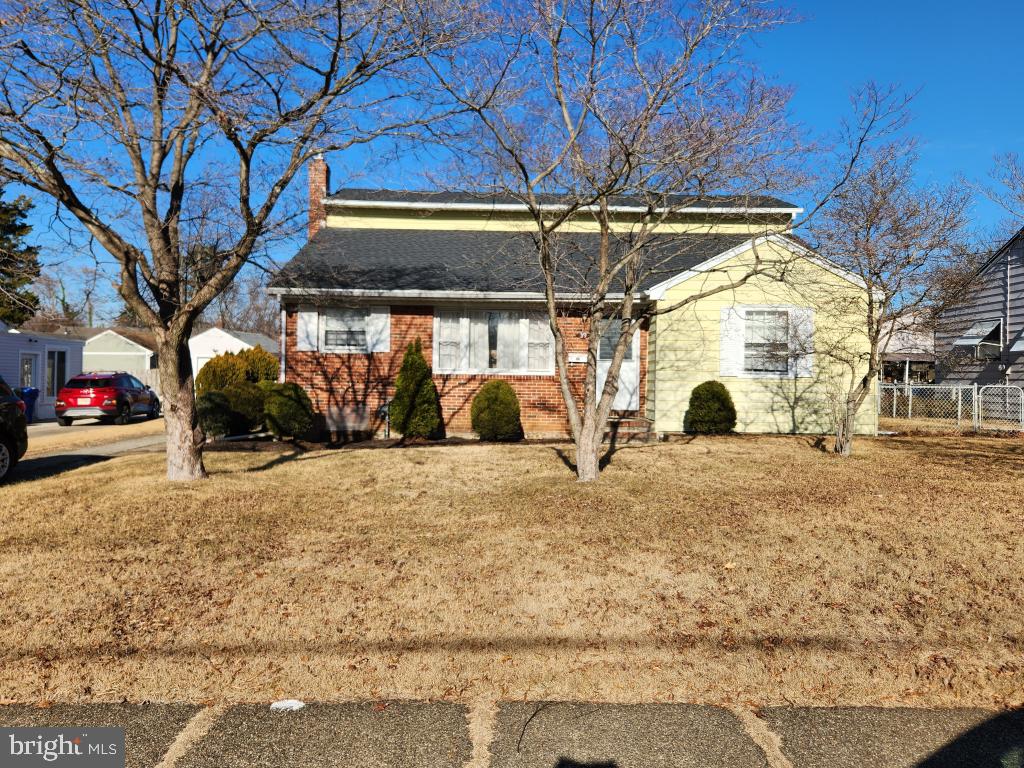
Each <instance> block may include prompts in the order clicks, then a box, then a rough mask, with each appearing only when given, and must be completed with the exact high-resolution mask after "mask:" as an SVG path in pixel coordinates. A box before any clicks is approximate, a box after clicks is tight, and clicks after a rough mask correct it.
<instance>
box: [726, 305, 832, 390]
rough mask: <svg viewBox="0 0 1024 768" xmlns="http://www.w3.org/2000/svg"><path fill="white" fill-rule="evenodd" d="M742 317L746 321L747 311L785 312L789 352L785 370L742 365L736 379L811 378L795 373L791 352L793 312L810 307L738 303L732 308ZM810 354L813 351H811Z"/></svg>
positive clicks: (793, 356)
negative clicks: (749, 369)
mask: <svg viewBox="0 0 1024 768" xmlns="http://www.w3.org/2000/svg"><path fill="white" fill-rule="evenodd" d="M734 309H735V310H736V311H737V312H738V313H739V314H740V317H742V318H743V322H744V323H746V321H747V312H785V313H786V314H787V315H788V321H787V322H788V324H789V328H790V354H789V355H788V356H787V357H788V360H787V363H786V368H787V370H786V372H785V373H783V372H782V371H776V372H772V371H748V370H746V368H745V367H744V368H743V369H741V370H740V372H739V373H738V374H737V375H736V376H735V378H737V379H774V380H779V379H806V378H811V377H810V376H806V375H804V376H800V375H798V374H797V371H798V370H799V369H798V367H797V363H796V356H795V355H794V354H793V346H792V333H793V312H795V311H798V310H801V309H811V308H810V307H798V306H796V305H795V304H739V305H737V306H736V307H735V308H734ZM743 347H744V349H743V350H742V352H743V358H744V360H745V359H746V338H744V340H743ZM810 354H811V355H813V354H814V353H813V352H811V353H810Z"/></svg>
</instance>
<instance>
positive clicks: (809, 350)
mask: <svg viewBox="0 0 1024 768" xmlns="http://www.w3.org/2000/svg"><path fill="white" fill-rule="evenodd" d="M789 329H790V330H789V333H790V336H791V338H790V340H789V345H790V349H792V350H793V357H794V362H795V367H794V374H793V375H795V376H813V375H814V310H813V309H810V308H808V307H795V308H794V309H792V310H790V312H789Z"/></svg>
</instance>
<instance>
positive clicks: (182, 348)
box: [159, 331, 206, 480]
mask: <svg viewBox="0 0 1024 768" xmlns="http://www.w3.org/2000/svg"><path fill="white" fill-rule="evenodd" d="M159 355H160V361H159V365H160V390H161V393H160V397H161V404H162V406H163V413H164V429H165V430H166V431H167V479H168V480H202V479H203V478H204V477H206V467H205V466H203V443H204V442H205V440H206V436H205V435H204V434H203V430H202V429H201V428H200V426H199V417H198V414H197V413H196V397H195V389H194V384H193V378H192V359H191V357H190V355H189V351H188V335H187V334H184V333H183V334H180V335H179V336H177V337H172V336H171V332H170V331H168V332H167V338H166V339H165V340H164V341H163V342H162V343H161V344H160V345H159Z"/></svg>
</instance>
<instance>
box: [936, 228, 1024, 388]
mask: <svg viewBox="0 0 1024 768" xmlns="http://www.w3.org/2000/svg"><path fill="white" fill-rule="evenodd" d="M935 352H936V355H937V357H938V368H937V372H936V380H937V381H938V382H939V383H940V384H949V385H971V384H982V385H984V384H1015V385H1018V386H1022V385H1024V229H1021V230H1020V231H1018V232H1017V233H1016V234H1015V235H1014V236H1013V237H1011V238H1010V239H1009V240H1008V241H1007V242H1006V244H1004V245H1003V246H1002V247H1001V248H1000V249H999V250H998V251H996V252H995V253H994V254H993V255H992V256H991V258H989V259H988V261H986V262H985V263H984V264H983V265H982V267H981V268H980V269H979V270H978V272H977V274H976V275H975V276H974V279H973V280H972V281H971V284H970V287H969V289H968V291H967V294H966V298H965V300H964V301H963V302H962V303H961V304H960V305H959V306H957V307H955V308H953V309H950V310H947V311H946V312H944V313H943V314H942V316H941V318H940V320H939V323H938V327H937V328H936V331H935Z"/></svg>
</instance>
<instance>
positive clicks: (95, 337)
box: [63, 326, 159, 384]
mask: <svg viewBox="0 0 1024 768" xmlns="http://www.w3.org/2000/svg"><path fill="white" fill-rule="evenodd" d="M63 332H64V333H66V334H67V335H68V336H73V337H75V338H79V339H83V340H85V353H84V356H83V358H82V370H83V371H124V372H126V373H130V374H132V375H133V376H135V377H136V378H138V379H141V380H142V381H143V382H145V383H146V384H153V383H154V381H155V374H150V373H149V372H150V371H155V370H156V368H157V365H158V362H159V359H158V357H157V353H156V334H154V333H153V332H152V331H151V330H149V329H148V328H125V327H121V326H117V327H113V328H73V327H69V328H64V329H63Z"/></svg>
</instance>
